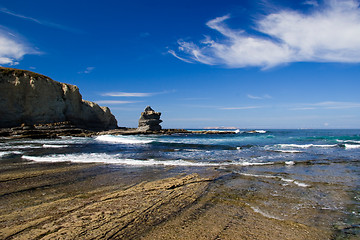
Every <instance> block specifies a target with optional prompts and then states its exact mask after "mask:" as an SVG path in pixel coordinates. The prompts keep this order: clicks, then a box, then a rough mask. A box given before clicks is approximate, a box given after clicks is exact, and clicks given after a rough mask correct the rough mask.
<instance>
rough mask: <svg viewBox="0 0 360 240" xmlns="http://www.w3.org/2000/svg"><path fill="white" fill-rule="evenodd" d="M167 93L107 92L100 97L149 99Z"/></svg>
mask: <svg viewBox="0 0 360 240" xmlns="http://www.w3.org/2000/svg"><path fill="white" fill-rule="evenodd" d="M166 93H169V91H163V92H150V93H140V92H108V93H103V94H101V96H107V97H151V96H154V95H159V94H166Z"/></svg>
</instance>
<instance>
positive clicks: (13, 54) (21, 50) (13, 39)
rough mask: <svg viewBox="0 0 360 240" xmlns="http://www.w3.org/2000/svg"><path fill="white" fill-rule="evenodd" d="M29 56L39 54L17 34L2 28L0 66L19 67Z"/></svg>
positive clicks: (0, 32) (0, 29) (0, 31)
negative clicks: (25, 57) (21, 61)
mask: <svg viewBox="0 0 360 240" xmlns="http://www.w3.org/2000/svg"><path fill="white" fill-rule="evenodd" d="M27 54H39V52H38V51H36V50H34V49H33V48H31V47H30V46H29V45H28V44H27V43H26V42H25V41H23V40H22V39H21V38H20V37H18V36H17V35H16V34H13V33H11V32H9V31H8V30H6V29H5V28H3V27H1V26H0V64H3V65H10V66H13V65H17V64H19V62H18V61H19V60H21V59H22V58H23V57H24V56H25V55H27Z"/></svg>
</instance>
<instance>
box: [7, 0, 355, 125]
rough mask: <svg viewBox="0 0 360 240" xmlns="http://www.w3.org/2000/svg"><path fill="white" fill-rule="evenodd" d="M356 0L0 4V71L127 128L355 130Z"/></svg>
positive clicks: (38, 0)
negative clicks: (152, 121) (70, 88)
mask: <svg viewBox="0 0 360 240" xmlns="http://www.w3.org/2000/svg"><path fill="white" fill-rule="evenodd" d="M359 63H360V8H359V2H358V1H355V0H342V1H340V0H323V1H315V0H304V1H285V0H277V1H276V0H259V1H250V0H247V1H227V0H223V1H202V0H201V1H188V0H183V1H168V0H167V1H165V0H155V1H146V0H132V1H109V0H107V1H81V0H75V1H74V0H73V1H68V0H62V1H58V0H52V1H43V0H33V1H25V0H24V1H19V0H11V1H10V0H1V1H0V65H1V66H5V67H14V68H20V69H26V70H31V71H35V72H38V73H41V74H44V75H47V76H49V77H51V78H52V79H54V80H57V81H60V82H65V83H70V84H74V85H77V86H78V87H79V88H80V92H81V93H82V95H83V98H84V99H86V100H90V101H95V102H97V103H99V104H100V105H101V106H108V107H110V109H111V111H112V112H113V114H114V115H115V116H116V118H117V120H118V123H119V126H128V127H136V126H137V121H138V118H139V117H140V112H141V111H143V109H144V108H145V107H146V106H147V105H151V106H152V107H153V108H154V109H155V110H157V111H160V112H162V119H163V121H164V122H163V124H162V125H163V127H164V128H201V127H212V126H229V127H230V126H235V127H239V128H359V127H360V94H359V90H360V81H359V76H360V65H359Z"/></svg>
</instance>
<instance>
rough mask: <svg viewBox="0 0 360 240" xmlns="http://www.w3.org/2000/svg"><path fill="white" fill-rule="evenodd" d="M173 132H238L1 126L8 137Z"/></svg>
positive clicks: (45, 125)
mask: <svg viewBox="0 0 360 240" xmlns="http://www.w3.org/2000/svg"><path fill="white" fill-rule="evenodd" d="M172 134H236V132H235V131H224V130H221V131H219V130H204V131H200V130H186V129H161V130H159V131H151V130H148V131H142V130H138V129H137V128H127V127H120V128H117V129H111V130H91V129H86V128H81V127H77V126H74V125H71V124H70V123H67V122H65V123H54V124H42V125H32V126H20V127H13V128H0V137H3V138H6V139H23V138H32V139H41V138H44V139H45V138H59V137H62V136H73V137H92V136H98V135H172Z"/></svg>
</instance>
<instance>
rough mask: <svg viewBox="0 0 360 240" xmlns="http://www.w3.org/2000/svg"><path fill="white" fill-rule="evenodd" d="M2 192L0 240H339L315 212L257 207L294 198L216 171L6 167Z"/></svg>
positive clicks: (98, 166) (64, 165) (50, 165)
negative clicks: (284, 215) (286, 213)
mask: <svg viewBox="0 0 360 240" xmlns="http://www.w3.org/2000/svg"><path fill="white" fill-rule="evenodd" d="M267 184H271V183H267ZM0 186H1V187H0V206H1V207H0V239H262V240H266V239H333V238H334V237H333V236H334V235H333V234H334V232H333V231H332V229H331V228H330V227H329V226H328V225H322V224H321V221H317V218H318V217H319V216H320V215H319V214H318V213H317V212H316V210H315V209H314V210H313V211H310V212H309V211H308V212H304V213H302V214H300V215H297V216H293V217H292V218H291V219H290V220H289V219H280V218H278V217H276V216H272V215H269V214H267V213H266V211H265V210H266V206H265V205H266V204H265V205H264V208H263V209H262V210H261V209H259V208H255V207H254V206H255V205H252V203H256V202H257V201H259V200H261V201H262V202H265V203H266V202H272V201H277V202H279V203H283V204H279V205H280V206H283V207H279V209H278V211H287V209H286V201H289V200H288V199H286V198H279V196H274V195H271V194H269V193H268V190H267V189H268V187H269V186H266V185H263V183H261V184H260V183H258V182H257V181H254V180H253V179H251V178H248V179H247V178H246V177H245V178H244V177H243V176H242V177H239V176H234V175H232V174H228V173H227V172H226V171H224V172H221V171H215V170H214V169H213V168H206V169H204V168H200V169H194V168H192V169H179V168H173V167H168V168H166V167H157V168H133V167H124V166H113V165H104V164H74V163H64V162H63V163H31V162H29V163H23V162H18V163H16V162H9V163H4V162H3V163H2V165H1V174H0ZM272 187H273V188H275V189H276V188H279V187H280V186H272ZM299 194H301V193H299ZM294 201H296V199H295V200H294ZM299 201H300V200H299ZM256 206H259V205H256ZM264 209H265V210H264ZM275 212H276V211H275ZM289 214H290V212H289ZM317 222H319V223H317ZM355 237H356V236H355ZM354 239H355V238H354Z"/></svg>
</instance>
